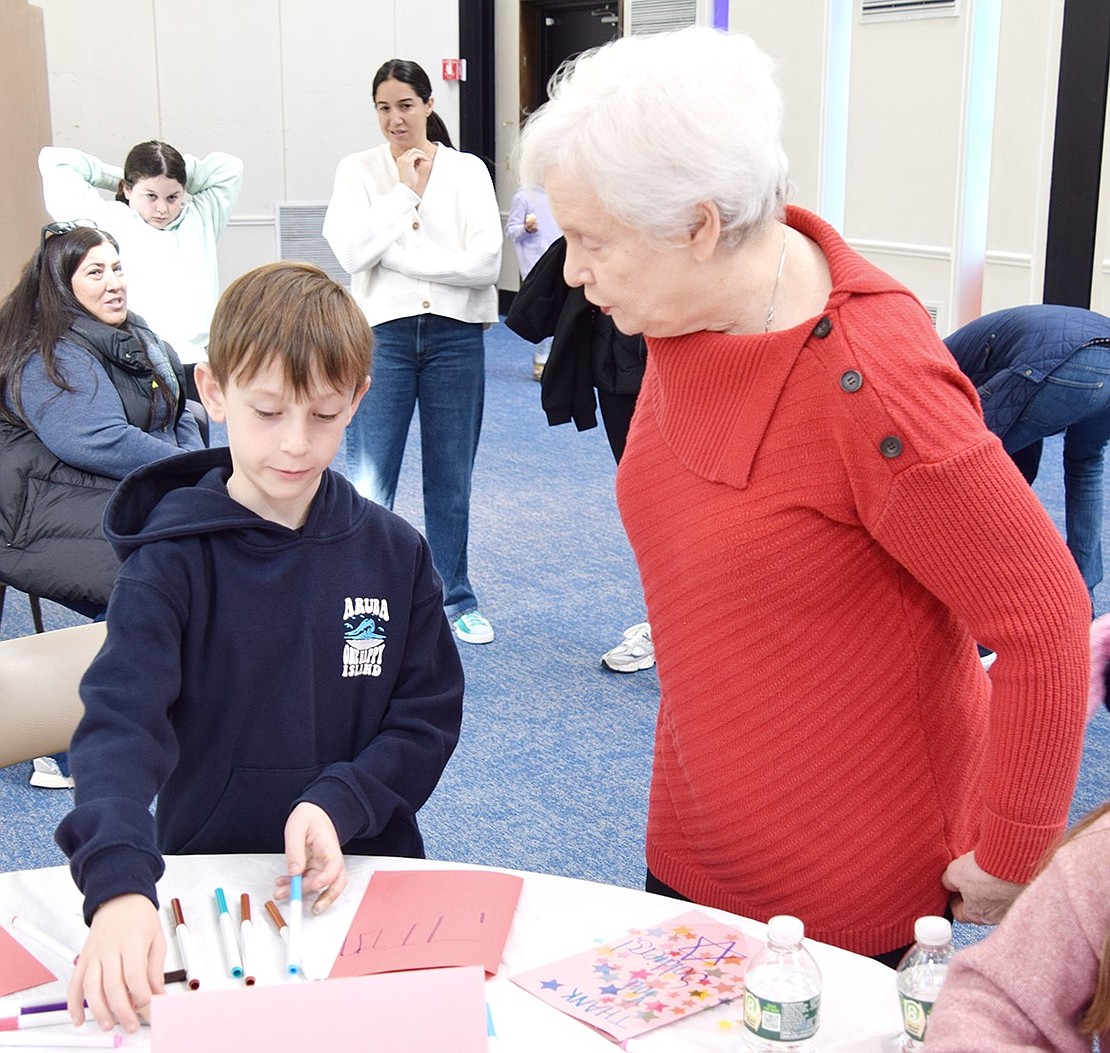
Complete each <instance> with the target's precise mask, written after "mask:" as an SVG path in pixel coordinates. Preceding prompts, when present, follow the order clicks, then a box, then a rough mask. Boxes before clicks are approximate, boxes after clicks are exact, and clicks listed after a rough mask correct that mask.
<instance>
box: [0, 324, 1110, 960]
mask: <svg viewBox="0 0 1110 1053" xmlns="http://www.w3.org/2000/svg"><path fill="white" fill-rule="evenodd" d="M531 363H532V359H531V345H529V344H525V343H524V342H523V341H521V340H519V339H518V338H517V337H516V336H514V335H513V334H512V333H510V332H509V331H508V330H507V329H506V328H505V327H504V326H503V325H498V326H495V327H494V328H492V329H491V330H490V331H489V334H488V336H487V374H488V384H487V391H486V416H485V423H484V427H483V431H482V441H481V447H480V449H479V453H478V463H477V468H476V471H475V477H474V496H473V508H472V523H471V544H470V564H471V578H472V580H473V582H474V584H475V587H476V589H477V591H478V597H479V602H480V604H481V609H482V611H483V613H485V614H486V615H487V617H489V619H490V620H491V621H492V623H493V625H494V627H495V629H496V632H497V639H496V640H495V641H494V642H493V643H492V644H489V645H487V646H480V647H474V646H465V645H460V651H461V653H462V657H463V663H464V665H465V668H466V676H467V692H466V704H465V716H464V724H463V733H462V738H461V742H460V745H459V748H458V750H457V751H456V753H455V756H454V757H453V758H452V760H451V763H450V764H449V765H448V768H447V771H446V773H445V775H444V777H443V780H442V782H441V783H440V786H439V788H438V789H437V790H436V792H435V794H434V795H433V797H432V799H431V801H430V802H429V803H428V805H427V806H426V807H425V808H424V809H423V811H422V812H421V825H422V827H423V829H424V832H425V837H426V841H427V847H428V854H429V855H430V856H433V857H436V858H440V859H455V860H462V861H469V862H482V863H494V864H499V865H503V866H508V867H514V868H519V869H524V870H536V871H541V872H547V873H557V874H567V875H571V876H574V877H583V878H588V879H592V880H597V881H605V882H610V883H613V884H618V885H626V886H630V887H642V880H643V865H644V864H643V836H644V823H645V818H646V804H647V800H646V799H647V786H648V778H649V773H650V767H651V747H652V738H653V734H654V724H655V709H656V703H657V698H658V681H657V678H656V675H655V671H654V670H651V671H647V672H641V673H636V674H632V675H619V674H613V673H608V672H606V671H604V670H603V669H602V667H601V666H600V664H599V662H598V658H599V656H600V654H601V653H602V651H604V650H606V649H607V648H608V647H610V646H612V645H613V644H614V643H615V642H616V641H617V640H618V639H619V637H620V634H621V632H622V631H623V630H624V628H625V627H626V626H628V625H630V624H632V623H633V622H637V621H640V620H642V618H643V609H642V598H641V595H640V588H639V580H638V577H637V574H636V569H635V565H634V563H633V559H632V554H631V551H630V549H629V547H628V543H627V540H626V539H625V536H624V532H623V530H622V529H621V525H620V521H619V518H618V516H617V512H616V508H615V505H614V501H613V472H614V465H613V459H612V455H611V453H610V452H609V447H608V444H607V443H606V441H605V437H604V434H603V433H602V431H601V429H595V430H593V431H589V432H582V433H579V432H576V431H575V429H574V426H573V425H567V426H564V427H559V428H549V427H548V426H547V424H546V421H545V418H544V416H543V413H542V411H541V410H540V406H539V385H538V384H536V383H535V382H534V381H533V380H532V378H531V369H532V364H531ZM214 438H215V441H219V429H216V432H215V434H214ZM418 448H419V434H418V429H417V428H416V426H415V425H414V428H413V433H412V435H411V437H410V444H409V449H408V453H407V456H406V460H405V469H404V471H403V473H402V478H401V485H400V490H399V492H398V497H397V504H396V510H397V511H398V512H399V513H401V514H402V515H404V516H405V517H406V518H408V519H410V520H411V521H412V522H414V523H416V524H417V525H420V524H421V521H422V511H421V499H420V483H419V470H418V468H419V457H418ZM1041 472H1042V475H1041V478H1040V479H1039V480H1038V482H1037V487H1036V490H1037V493H1038V494H1039V496H1040V497H1041V500H1042V501H1044V502H1045V504H1046V507H1047V508H1048V509H1049V512H1050V513H1051V514H1052V516H1053V518H1054V519H1055V521H1056V522H1057V523H1058V524H1062V522H1063V511H1062V481H1061V472H1060V446H1059V441H1058V440H1057V441H1056V442H1053V440H1049V441H1048V442H1046V444H1045V452H1044V457H1043V461H1042V469H1041ZM1105 544H1106V548H1107V551H1108V552H1110V536H1108V537H1107V538H1106V542H1105ZM1102 591H1103V593H1104V594H1105V593H1107V592H1108V591H1110V585H1104V586H1102ZM1105 610H1106V601H1105V599H1103V597H1102V596H1100V597H1099V601H1098V613H1100V614H1101V613H1103V612H1104V611H1105ZM44 613H45V616H46V622H47V627H48V628H57V627H60V626H62V625H73V624H78V623H79V622H80V621H81V620H82V619H80V618H78V617H77V616H75V615H72V614H70V613H69V612H67V611H65V610H63V609H62V608H58V607H56V606H55V605H53V604H45V605H44ZM31 631H32V629H31V623H30V618H29V615H28V613H27V608H26V602H25V598H24V597H22V596H21V595H19V594H10V595H9V597H8V601H7V606H6V609H5V612H4V618H3V623H2V625H0V638H7V637H12V636H20V635H24V634H26V633H29V632H31ZM11 702H12V700H3V704H11ZM29 771H30V766H29V765H16V766H14V767H12V768H8V769H0V867H2V868H3V869H9V870H10V869H20V868H25V867H37V866H50V865H55V864H58V863H61V862H63V861H64V860H63V857H62V856H61V853H60V852H59V851H58V850H57V849H56V848H55V847H54V845H53V841H52V840H51V834H52V832H53V829H54V827H55V825H56V824H57V822H58V821H59V820H60V819H61V817H62V816H63V815H64V814H65V812H66V811H67V809H68V808H69V807H70V803H71V800H72V797H71V793H70V792H69V791H65V790H37V789H32V788H31V787H29V786H28V785H27V777H28V774H29ZM1108 773H1110V714H1107V713H1105V712H1103V713H1101V714H1100V715H1099V716H1098V718H1097V719H1096V721H1095V722H1094V723H1093V724H1092V725H1091V728H1090V731H1089V733H1088V737H1087V744H1086V751H1085V754H1084V761H1083V768H1082V771H1081V775H1080V783H1079V788H1078V790H1077V792H1076V797H1075V805H1074V808H1073V816H1078V815H1080V814H1082V813H1083V812H1085V811H1087V810H1088V809H1089V808H1091V807H1093V806H1094V805H1095V804H1097V803H1099V802H1101V801H1103V800H1105V799H1106V798H1107V797H1110V775H1108ZM958 930H959V932H958V939H959V940H960V942H961V943H966V942H969V941H971V940H974V939H976V938H978V936H979V935H980V931H979V930H978V929H975V928H974V927H969V926H958Z"/></svg>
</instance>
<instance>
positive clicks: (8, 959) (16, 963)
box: [0, 929, 56, 995]
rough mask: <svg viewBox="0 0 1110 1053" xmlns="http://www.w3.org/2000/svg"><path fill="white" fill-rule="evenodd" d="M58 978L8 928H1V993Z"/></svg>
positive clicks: (36, 985) (12, 992) (25, 988)
mask: <svg viewBox="0 0 1110 1053" xmlns="http://www.w3.org/2000/svg"><path fill="white" fill-rule="evenodd" d="M54 979H56V977H55V976H54V974H53V973H52V972H51V971H50V970H49V969H47V968H46V966H45V965H43V964H42V962H40V961H39V960H38V958H36V957H35V956H34V955H33V954H31V952H30V951H28V950H27V949H26V948H25V947H24V946H23V944H21V943H20V942H19V940H17V939H16V938H15V937H14V936H13V935H12V934H11V933H10V932H8V931H7V930H6V929H0V995H9V994H14V993H15V992H16V991H26V990H27V989H28V988H29V987H38V985H39V984H47V983H50V981H51V980H54Z"/></svg>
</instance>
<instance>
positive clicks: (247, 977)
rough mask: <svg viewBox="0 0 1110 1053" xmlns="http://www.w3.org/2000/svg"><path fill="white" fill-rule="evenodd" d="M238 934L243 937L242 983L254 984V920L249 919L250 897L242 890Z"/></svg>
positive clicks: (255, 952)
mask: <svg viewBox="0 0 1110 1053" xmlns="http://www.w3.org/2000/svg"><path fill="white" fill-rule="evenodd" d="M239 917H240V921H239V935H240V936H241V937H242V939H243V983H245V984H246V985H247V986H248V987H253V986H254V963H255V960H256V959H257V957H258V952H257V949H256V948H255V945H254V922H253V921H252V920H251V898H250V896H249V895H248V894H247V893H246V892H244V893H243V894H242V895H241V896H240V897H239Z"/></svg>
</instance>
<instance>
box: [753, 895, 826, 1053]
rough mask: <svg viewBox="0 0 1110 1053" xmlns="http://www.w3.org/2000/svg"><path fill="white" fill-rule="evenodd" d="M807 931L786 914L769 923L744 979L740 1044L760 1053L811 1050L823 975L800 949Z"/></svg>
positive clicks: (797, 921)
mask: <svg viewBox="0 0 1110 1053" xmlns="http://www.w3.org/2000/svg"><path fill="white" fill-rule="evenodd" d="M803 936H805V926H804V925H803V924H802V922H801V921H799V920H798V919H797V918H793V917H791V916H790V915H789V914H778V915H776V916H775V917H773V918H772V919H771V920H770V921H769V922H768V923H767V946H766V947H764V948H763V949H762V950H760V951H759V953H758V954H756V955H755V957H754V958H752V960H751V963H750V964H749V966H748V971H747V972H746V973H745V975H744V1040H745V1042H746V1043H747V1047H748V1049H750V1050H753V1051H758V1053H787V1051H790V1053H800V1051H803V1050H809V1049H812V1048H813V1036H814V1035H815V1034H816V1033H817V1025H818V1023H819V1021H820V1014H821V970H820V969H818V968H817V963H816V962H815V961H814V960H813V956H812V955H811V954H810V953H809V951H807V950H806V949H805V947H803V946H802V937H803Z"/></svg>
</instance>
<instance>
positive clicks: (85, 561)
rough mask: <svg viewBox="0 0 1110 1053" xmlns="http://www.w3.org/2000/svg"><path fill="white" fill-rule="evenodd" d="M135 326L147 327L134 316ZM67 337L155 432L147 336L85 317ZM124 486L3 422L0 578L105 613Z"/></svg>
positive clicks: (83, 610) (135, 417)
mask: <svg viewBox="0 0 1110 1053" xmlns="http://www.w3.org/2000/svg"><path fill="white" fill-rule="evenodd" d="M128 326H129V327H130V328H131V329H135V328H136V327H141V328H142V329H146V326H145V323H143V321H142V319H140V318H137V317H136V316H135V315H131V316H130V317H129V319H128ZM151 335H152V336H153V334H151ZM63 340H65V341H66V342H67V343H73V344H77V345H78V346H80V347H83V348H85V350H87V351H88V352H89V353H90V354H91V355H93V356H94V357H95V358H96V359H97V361H99V362H100V364H101V365H102V366H103V367H104V370H105V372H106V373H107V374H108V378H109V379H110V380H111V382H112V384H113V386H114V387H115V388H116V390H117V391H118V392H119V395H120V400H121V401H122V403H123V406H124V412H125V414H126V416H127V419H128V422H129V423H131V424H134V425H135V426H136V427H139V428H143V429H144V430H145V429H146V428H147V427H149V424H150V415H151V405H150V401H151V400H150V390H151V381H152V379H153V377H154V371H153V369H152V368H151V365H150V362H149V360H148V359H147V357H146V353H145V351H144V349H143V347H144V345H143V341H142V339H141V338H140V337H139V336H138V335H136V333H135V332H129V331H128V330H127V329H122V328H116V327H114V326H109V325H105V324H104V323H102V322H98V321H96V320H95V319H92V318H86V317H84V316H81V317H79V318H78V319H76V320H75V321H74V324H73V327H72V328H71V329H70V330H69V331H68V332H67V333H66V334H65V336H64V337H63ZM167 349H168V347H167ZM170 361H171V362H172V363H173V366H174V371H175V372H176V373H177V374H178V380H179V382H180V391H181V392H182V397H181V398H179V400H178V417H180V415H181V412H182V411H183V409H184V406H185V399H184V390H185V378H184V371H183V370H182V368H181V365H180V363H179V362H178V361H177V356H176V355H175V354H173V352H172V351H170ZM118 485H119V480H118V479H112V478H109V477H107V476H102V475H95V474H93V473H92V472H87V471H84V470H82V469H80V468H75V467H73V465H70V464H67V463H66V462H65V461H61V460H59V459H58V458H57V457H55V456H54V454H53V453H51V452H50V450H49V449H48V448H47V447H46V446H45V445H44V444H43V443H42V441H41V440H40V439H39V437H38V436H37V435H36V434H35V433H34V432H33V431H32V430H31V429H30V428H26V427H23V426H21V425H18V424H13V423H12V422H11V421H8V420H6V419H3V418H0V581H3V582H5V583H6V584H8V585H11V586H12V587H13V588H16V589H19V590H21V591H22V592H26V593H30V594H31V595H34V596H41V597H43V598H44V599H49V600H54V601H55V602H57V603H60V604H62V605H63V606H65V607H69V608H71V609H72V610H75V611H77V612H78V613H79V614H83V615H85V616H86V617H94V616H95V615H97V614H99V613H100V612H101V611H103V610H104V608H105V607H106V606H107V605H108V595H109V593H110V592H111V591H112V584H113V582H114V581H115V578H116V571H117V570H118V569H119V560H118V559H117V558H116V555H115V553H114V552H113V550H112V547H111V545H109V544H108V542H107V540H106V539H105V537H104V531H103V528H102V526H101V522H102V520H103V518H104V508H105V506H106V505H107V504H108V498H109V497H111V496H112V494H113V492H114V491H115V489H116V487H117V486H118Z"/></svg>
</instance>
